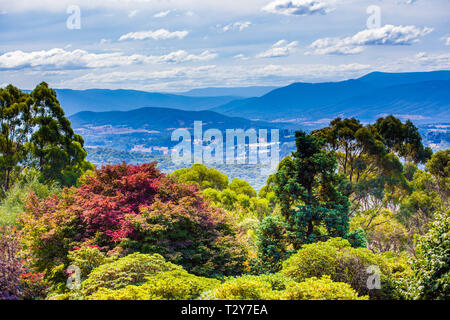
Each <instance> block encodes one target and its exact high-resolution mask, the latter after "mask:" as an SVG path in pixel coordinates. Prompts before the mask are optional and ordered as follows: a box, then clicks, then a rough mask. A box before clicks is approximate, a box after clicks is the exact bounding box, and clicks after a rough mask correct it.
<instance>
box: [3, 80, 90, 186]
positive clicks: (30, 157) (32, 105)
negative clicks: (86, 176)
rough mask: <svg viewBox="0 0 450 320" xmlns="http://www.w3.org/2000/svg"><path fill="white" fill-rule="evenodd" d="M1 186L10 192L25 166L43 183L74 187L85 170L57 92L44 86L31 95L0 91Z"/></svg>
mask: <svg viewBox="0 0 450 320" xmlns="http://www.w3.org/2000/svg"><path fill="white" fill-rule="evenodd" d="M0 125H1V128H0V130H1V131H0V186H1V188H2V190H3V192H5V191H6V190H8V189H9V187H10V186H11V184H12V183H13V182H14V181H12V180H13V178H14V177H15V176H17V173H18V172H19V171H20V170H21V169H22V168H23V167H24V166H31V167H35V168H37V169H39V171H40V172H41V175H42V177H43V178H44V180H46V181H50V180H54V181H57V182H59V183H60V184H62V185H65V186H70V185H74V184H75V183H76V181H77V179H78V178H79V177H80V176H81V175H82V174H83V172H84V171H86V169H91V168H93V166H92V164H90V163H89V162H87V161H86V155H87V154H86V151H85V150H84V148H83V145H84V141H83V138H82V137H81V136H79V135H77V134H75V133H74V131H73V129H72V127H71V124H70V121H69V120H68V119H67V118H66V116H65V115H64V111H63V109H62V108H61V106H60V104H59V102H58V99H57V97H56V92H55V91H54V90H52V89H50V88H49V87H48V85H47V84H46V83H45V82H42V83H41V84H39V85H38V86H37V87H36V88H35V89H34V90H33V92H31V94H29V93H25V92H22V91H21V90H19V89H18V88H16V87H14V86H12V85H9V86H7V87H6V88H5V89H0Z"/></svg>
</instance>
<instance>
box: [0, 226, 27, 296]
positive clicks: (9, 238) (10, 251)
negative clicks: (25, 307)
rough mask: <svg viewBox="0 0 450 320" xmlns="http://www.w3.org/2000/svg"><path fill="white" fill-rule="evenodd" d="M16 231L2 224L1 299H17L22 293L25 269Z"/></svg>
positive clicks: (0, 230)
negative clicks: (22, 278) (21, 283)
mask: <svg viewBox="0 0 450 320" xmlns="http://www.w3.org/2000/svg"><path fill="white" fill-rule="evenodd" d="M16 233H17V232H16V230H15V228H8V227H2V226H0V300H17V299H19V298H20V297H21V295H22V292H21V289H20V279H21V274H22V273H23V272H24V271H25V269H24V266H23V264H22V259H20V257H19V256H18V252H19V250H20V245H19V243H18V241H17V240H16V239H15V237H16Z"/></svg>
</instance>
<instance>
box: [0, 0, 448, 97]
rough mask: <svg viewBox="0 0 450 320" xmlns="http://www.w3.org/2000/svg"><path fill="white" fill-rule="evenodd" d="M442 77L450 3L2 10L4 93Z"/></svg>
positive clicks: (63, 1) (49, 4) (4, 3)
mask: <svg viewBox="0 0 450 320" xmlns="http://www.w3.org/2000/svg"><path fill="white" fill-rule="evenodd" d="M431 70H450V0H369V1H366V0H273V1H272V0H240V1H236V0H229V1H224V0H103V1H100V0H78V1H77V0H53V1H49V0H40V1H36V0H14V1H11V0H0V87H4V86H6V85H7V84H9V83H12V84H13V85H15V86H17V87H19V88H21V89H32V88H34V87H35V86H36V85H37V84H38V83H40V82H41V81H46V82H47V83H49V85H50V86H52V87H53V88H71V89H89V88H108V89H119V88H120V89H136V90H145V91H159V92H183V91H187V90H190V89H194V88H202V87H242V86H260V85H269V86H281V85H287V84H289V83H292V82H298V81H302V82H323V81H340V80H344V79H351V78H358V77H360V76H362V75H365V74H367V73H370V72H372V71H384V72H412V71H414V72H416V71H431Z"/></svg>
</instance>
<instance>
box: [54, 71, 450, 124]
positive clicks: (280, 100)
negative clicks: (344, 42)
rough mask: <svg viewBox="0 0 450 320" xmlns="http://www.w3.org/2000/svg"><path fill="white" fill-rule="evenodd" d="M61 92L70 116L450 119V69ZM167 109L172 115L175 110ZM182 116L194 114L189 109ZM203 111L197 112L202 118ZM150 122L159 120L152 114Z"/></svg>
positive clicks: (287, 120) (298, 121)
mask: <svg viewBox="0 0 450 320" xmlns="http://www.w3.org/2000/svg"><path fill="white" fill-rule="evenodd" d="M56 91H57V94H58V99H59V100H60V102H61V105H62V106H63V108H64V110H65V112H66V114H68V115H75V114H77V113H78V112H81V111H93V112H109V111H130V110H134V109H142V108H158V110H160V111H158V112H157V114H158V117H164V114H165V111H163V109H172V110H173V109H178V110H184V111H190V112H197V111H202V112H203V111H206V110H209V111H212V112H216V113H219V114H222V115H225V116H228V117H239V118H246V119H250V120H261V121H267V122H277V123H281V122H285V123H296V124H302V123H303V124H306V125H308V124H311V123H324V122H325V121H326V120H328V119H332V118H334V117H336V116H343V117H357V118H359V119H361V120H363V121H373V120H375V119H376V118H378V117H380V116H383V115H385V114H394V115H396V116H398V117H399V118H401V119H404V120H405V119H411V120H414V121H417V122H423V123H431V122H437V121H438V122H449V121H450V117H449V113H448V110H449V109H450V71H434V72H416V73H383V72H373V73H370V74H368V75H365V76H363V77H361V78H358V79H351V80H345V81H339V82H323V83H305V82H297V83H293V84H290V85H288V86H285V87H281V88H276V87H236V88H203V89H194V90H191V91H188V92H184V93H182V94H167V93H155V92H144V91H136V90H105V89H91V90H70V89H57V90H56ZM166 113H167V114H168V115H172V114H173V111H167V112H166ZM178 115H179V116H188V115H189V117H188V118H189V119H190V117H191V114H187V113H180V114H178ZM204 115H205V114H199V115H196V116H195V117H196V118H197V119H201V118H202V116H204ZM103 116H105V115H104V114H103V115H101V116H100V117H103ZM75 118H76V117H75ZM75 118H74V119H75ZM178 118H179V117H178ZM188 118H187V119H185V120H188ZM207 118H208V117H207ZM178 120H180V119H178ZM136 121H142V120H141V119H136ZM146 121H150V120H148V119H146ZM151 121H158V119H155V117H152V120H151ZM233 127H235V126H233Z"/></svg>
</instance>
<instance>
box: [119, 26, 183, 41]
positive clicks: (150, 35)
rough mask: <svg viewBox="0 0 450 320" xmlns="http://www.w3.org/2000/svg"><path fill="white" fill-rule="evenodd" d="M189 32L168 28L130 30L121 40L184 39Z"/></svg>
mask: <svg viewBox="0 0 450 320" xmlns="http://www.w3.org/2000/svg"><path fill="white" fill-rule="evenodd" d="M188 34H189V31H186V30H183V31H174V32H170V31H168V30H166V29H159V30H156V31H152V30H149V31H138V32H130V33H127V34H124V35H123V36H121V37H120V38H119V41H123V40H128V39H131V40H145V39H153V40H167V39H173V38H178V39H183V38H184V37H186V36H187V35H188Z"/></svg>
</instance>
